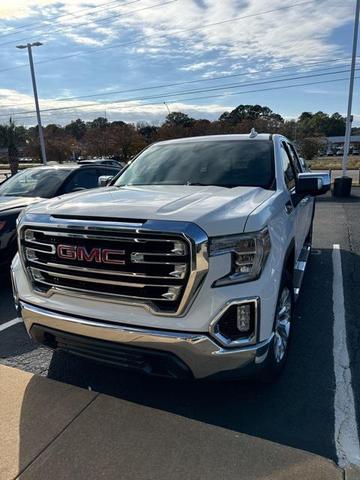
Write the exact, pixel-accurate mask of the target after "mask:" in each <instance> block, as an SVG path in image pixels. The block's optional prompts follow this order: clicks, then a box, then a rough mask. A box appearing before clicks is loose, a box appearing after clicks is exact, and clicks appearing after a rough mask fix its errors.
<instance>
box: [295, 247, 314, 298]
mask: <svg viewBox="0 0 360 480" xmlns="http://www.w3.org/2000/svg"><path fill="white" fill-rule="evenodd" d="M310 252H311V246H310V245H304V246H303V248H302V250H301V252H300V255H299V258H298V260H297V262H296V264H295V269H294V297H295V301H297V300H298V298H299V294H300V289H301V285H302V282H303V279H304V274H305V269H306V265H307V262H308V260H309V256H310Z"/></svg>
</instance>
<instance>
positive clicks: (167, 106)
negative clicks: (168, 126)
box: [164, 102, 171, 115]
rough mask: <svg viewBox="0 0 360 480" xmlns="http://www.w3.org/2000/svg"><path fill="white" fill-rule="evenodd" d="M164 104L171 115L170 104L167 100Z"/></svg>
mask: <svg viewBox="0 0 360 480" xmlns="http://www.w3.org/2000/svg"><path fill="white" fill-rule="evenodd" d="M164 105H165V107H166V108H167V111H168V112H169V115H170V113H171V112H170V108H169V105H168V104H167V103H166V102H164Z"/></svg>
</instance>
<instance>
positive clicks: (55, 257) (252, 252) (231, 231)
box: [12, 130, 329, 381]
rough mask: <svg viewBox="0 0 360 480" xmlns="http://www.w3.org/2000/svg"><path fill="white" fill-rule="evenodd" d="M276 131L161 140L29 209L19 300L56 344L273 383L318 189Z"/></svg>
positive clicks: (284, 349)
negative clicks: (91, 184)
mask: <svg viewBox="0 0 360 480" xmlns="http://www.w3.org/2000/svg"><path fill="white" fill-rule="evenodd" d="M328 189H329V179H328V178H327V177H326V176H325V175H321V174H316V173H311V172H307V171H305V170H304V166H303V165H302V163H301V162H300V161H299V157H298V154H297V152H296V149H295V147H294V145H293V144H292V143H291V142H290V141H288V140H287V139H286V138H285V137H283V136H281V135H270V134H257V132H255V131H254V130H252V131H251V133H250V135H217V136H208V137H197V138H186V139H177V140H171V141H165V142H159V143H156V144H154V145H151V146H150V147H148V148H147V149H145V150H144V151H143V152H142V153H141V154H140V155H139V156H138V157H137V158H136V159H135V160H134V161H133V162H132V163H131V165H130V166H128V168H127V169H125V171H122V172H121V173H120V174H119V175H118V176H117V177H115V178H114V179H112V181H111V184H110V186H107V187H106V188H102V189H97V190H93V191H90V192H85V193H84V192H82V193H75V194H69V195H65V196H62V197H58V198H55V199H52V200H48V201H44V202H41V203H40V204H37V205H35V206H31V207H29V208H27V209H26V210H25V211H24V212H23V213H22V214H21V216H20V217H19V219H18V241H19V253H18V255H17V256H16V257H15V259H14V261H13V263H12V280H13V289H14V298H15V302H16V304H17V307H18V310H19V312H20V314H21V315H22V317H23V319H24V323H25V326H26V329H27V331H28V333H29V334H30V336H31V337H32V338H34V339H35V340H37V341H39V342H41V343H43V344H44V345H47V346H48V347H50V348H55V349H62V350H65V351H67V352H71V353H73V354H77V355H81V356H85V357H89V358H92V359H94V360H98V361H102V362H108V363H110V364H114V365H117V366H120V367H125V368H128V369H133V370H136V371H141V372H144V373H148V374H153V375H161V376H170V377H180V378H184V377H185V378H188V377H190V378H238V377H240V376H243V375H257V376H259V377H260V378H262V379H264V380H266V381H271V380H274V379H275V378H276V377H277V375H278V374H279V373H280V372H281V370H282V368H283V366H284V364H285V361H286V358H287V354H288V349H289V342H290V337H291V333H292V322H293V309H294V302H295V301H296V299H297V297H298V295H299V291H300V286H301V282H302V278H303V274H304V270H305V267H306V263H307V259H308V256H309V253H310V248H311V236H312V220H313V215H314V198H313V197H314V196H315V195H319V194H321V193H324V192H325V191H327V190H328Z"/></svg>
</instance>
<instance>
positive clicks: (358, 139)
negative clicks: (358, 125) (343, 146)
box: [326, 135, 360, 143]
mask: <svg viewBox="0 0 360 480" xmlns="http://www.w3.org/2000/svg"><path fill="white" fill-rule="evenodd" d="M326 140H327V141H328V142H330V143H345V136H342V135H339V136H337V137H326ZM350 142H360V135H351V137H350Z"/></svg>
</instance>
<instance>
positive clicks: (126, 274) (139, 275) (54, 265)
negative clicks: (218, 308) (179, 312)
mask: <svg viewBox="0 0 360 480" xmlns="http://www.w3.org/2000/svg"><path fill="white" fill-rule="evenodd" d="M32 250H34V249H32ZM28 261H29V262H30V263H32V264H35V265H40V266H43V267H50V268H59V269H62V270H75V271H77V272H88V273H96V274H100V275H113V276H114V277H133V278H151V279H159V280H183V279H184V278H185V275H186V273H187V272H186V271H185V272H183V273H182V272H180V274H181V276H179V277H176V276H174V275H171V274H170V275H169V276H159V275H147V274H146V273H137V272H122V271H120V270H114V271H111V270H104V269H101V268H86V267H78V266H76V265H65V264H62V263H52V262H47V263H45V262H40V261H39V259H37V260H29V259H28ZM170 265H173V266H174V268H175V267H176V266H177V265H185V266H186V264H185V263H183V264H181V263H171V264H170ZM29 266H30V267H31V265H29Z"/></svg>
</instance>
